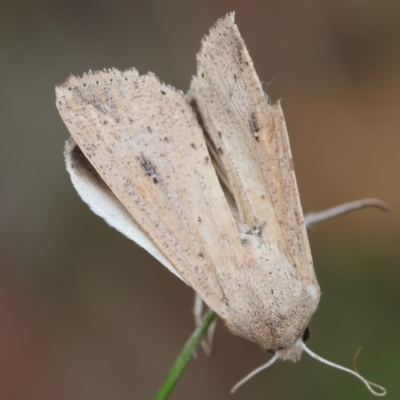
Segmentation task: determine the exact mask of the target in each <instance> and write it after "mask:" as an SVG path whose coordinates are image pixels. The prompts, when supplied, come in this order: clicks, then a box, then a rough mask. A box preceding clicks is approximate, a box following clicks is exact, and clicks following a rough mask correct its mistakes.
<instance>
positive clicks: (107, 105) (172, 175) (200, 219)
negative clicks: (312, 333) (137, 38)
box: [56, 69, 244, 316]
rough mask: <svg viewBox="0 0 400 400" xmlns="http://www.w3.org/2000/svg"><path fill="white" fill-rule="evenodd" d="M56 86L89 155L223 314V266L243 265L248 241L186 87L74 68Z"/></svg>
mask: <svg viewBox="0 0 400 400" xmlns="http://www.w3.org/2000/svg"><path fill="white" fill-rule="evenodd" d="M56 92H57V107H58V109H59V112H60V114H61V116H62V118H63V120H64V122H65V124H66V125H67V127H68V129H69V131H70V133H71V135H72V137H73V139H74V141H75V142H76V143H77V144H78V146H79V147H80V149H81V150H82V152H83V153H84V154H85V156H86V157H87V159H88V160H89V161H90V163H91V164H92V165H93V166H94V168H95V169H96V170H97V172H98V173H99V174H100V176H101V177H102V178H103V180H104V181H105V182H106V184H107V185H108V186H109V187H110V189H111V190H112V191H113V193H114V194H115V195H116V196H117V198H118V199H119V200H120V201H121V203H122V204H123V205H124V206H125V207H126V208H127V210H128V211H129V213H130V214H131V215H132V217H133V218H134V219H135V221H137V222H138V224H139V225H140V226H141V228H142V229H143V230H144V231H145V232H146V233H147V234H148V235H149V237H151V239H152V240H153V241H154V243H155V244H156V245H157V247H158V248H159V249H160V250H161V251H162V252H163V253H164V255H165V256H166V257H167V258H168V260H169V261H170V262H171V264H172V265H173V266H174V267H175V268H176V270H177V271H178V273H179V274H180V275H181V276H182V278H183V279H184V280H185V281H186V282H187V283H188V284H189V285H190V286H192V287H193V288H194V290H195V291H196V292H198V293H199V294H200V295H201V297H202V298H203V300H204V301H205V302H206V303H207V304H208V305H209V306H210V307H211V308H212V309H214V310H215V311H216V312H217V313H219V314H220V315H221V316H223V315H224V314H225V313H226V304H225V301H224V300H223V299H224V293H223V289H222V287H221V284H220V281H219V273H223V274H227V273H228V274H229V271H231V270H233V269H236V268H238V267H239V266H240V265H241V264H242V262H243V257H244V256H243V250H242V246H241V243H240V238H239V234H238V232H237V229H236V226H235V223H234V221H233V218H232V215H231V213H230V211H229V208H228V205H227V203H226V200H225V198H224V194H223V192H222V189H221V187H220V185H219V182H218V178H217V176H216V173H215V171H214V169H213V167H212V165H211V162H210V158H209V154H208V151H207V148H206V144H205V141H204V137H203V134H202V130H201V128H200V126H199V124H198V122H197V120H196V118H195V116H194V113H193V111H192V110H191V108H190V107H189V105H188V104H187V102H186V101H185V99H184V96H183V94H182V93H180V92H178V91H176V90H175V89H173V88H171V87H169V86H166V85H164V84H162V83H160V82H159V81H158V79H157V78H156V77H155V76H154V75H153V74H147V75H142V76H139V75H138V73H137V71H136V70H134V69H132V70H128V71H125V72H120V71H118V70H115V69H112V70H107V71H104V72H101V71H100V72H96V73H89V74H87V75H84V76H83V77H82V78H76V77H70V78H69V79H68V80H67V82H66V83H65V84H64V85H62V86H59V87H58V88H57V89H56Z"/></svg>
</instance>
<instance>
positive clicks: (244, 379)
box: [231, 353, 279, 393]
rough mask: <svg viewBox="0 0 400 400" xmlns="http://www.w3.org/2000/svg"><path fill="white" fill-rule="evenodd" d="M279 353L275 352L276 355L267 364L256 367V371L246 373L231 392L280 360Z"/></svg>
mask: <svg viewBox="0 0 400 400" xmlns="http://www.w3.org/2000/svg"><path fill="white" fill-rule="evenodd" d="M278 358H279V357H278V355H277V353H275V354H274V356H273V357H272V358H271V359H270V360H269V361H268V362H267V363H265V364H263V365H260V366H259V367H258V368H256V369H255V370H254V371H251V372H250V373H249V374H248V375H246V376H245V377H244V378H243V379H241V380H240V381H239V382H238V383H237V384H236V385H235V386H234V387H233V388H232V389H231V393H235V392H236V390H237V389H239V388H240V386H242V385H243V384H244V383H246V382H247V381H248V380H250V379H251V378H252V377H253V376H254V375H257V374H258V373H259V372H261V371H263V370H264V369H267V368H268V367H270V366H271V365H272V364H273V363H274V362H275V361H276V360H278Z"/></svg>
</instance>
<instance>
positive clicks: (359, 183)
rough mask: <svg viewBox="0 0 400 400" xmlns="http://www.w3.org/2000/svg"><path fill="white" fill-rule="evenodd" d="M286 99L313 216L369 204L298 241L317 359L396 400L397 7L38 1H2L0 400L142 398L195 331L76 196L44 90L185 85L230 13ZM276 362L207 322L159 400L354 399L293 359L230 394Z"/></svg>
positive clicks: (167, 291) (336, 380)
mask: <svg viewBox="0 0 400 400" xmlns="http://www.w3.org/2000/svg"><path fill="white" fill-rule="evenodd" d="M232 10H235V11H236V21H237V24H238V25H239V29H240V31H241V33H242V35H243V37H244V39H245V42H246V44H247V46H248V49H249V51H250V54H251V55H252V57H253V61H254V63H255V66H256V69H257V71H258V74H259V76H260V78H261V79H262V81H263V82H265V88H266V91H267V92H268V94H269V95H270V97H271V98H272V100H273V101H276V100H278V99H283V108H284V112H285V115H286V120H287V124H288V129H289V134H290V139H291V144H292V151H293V155H294V160H295V165H296V172H297V178H298V183H299V187H300V193H301V198H302V204H303V208H304V210H305V212H307V211H317V210H321V209H324V208H327V207H330V206H333V205H336V204H339V203H341V202H345V201H349V200H355V199H358V198H362V197H378V198H380V199H383V200H385V201H386V202H387V203H388V204H389V205H390V207H391V211H390V213H388V214H385V213H382V212H380V211H378V210H374V209H368V210H363V211H359V212H357V213H354V214H351V215H348V216H344V217H340V218H337V219H336V220H332V221H330V222H326V223H323V224H321V225H319V226H316V227H315V228H314V229H313V231H312V232H310V240H311V246H312V251H313V254H314V261H315V267H316V271H317V275H318V278H319V282H320V285H321V287H322V291H323V296H322V300H321V303H320V306H319V309H318V311H317V313H316V314H315V316H314V318H313V320H312V325H311V328H312V337H311V339H310V340H309V342H308V344H309V346H310V348H312V349H313V350H314V351H316V352H317V353H319V354H320V355H322V356H323V357H326V358H328V359H329V360H332V361H334V362H337V363H340V364H342V365H346V366H349V367H351V365H352V359H353V356H354V354H355V352H356V350H357V349H358V347H359V346H363V351H362V352H361V354H360V356H359V358H358V369H359V370H360V372H361V373H362V374H364V375H365V376H366V377H367V378H369V379H371V380H373V381H376V382H378V383H380V384H382V385H384V386H386V387H387V389H388V395H387V398H388V399H398V398H400V379H399V378H400V340H399V339H400V265H399V261H400V208H399V206H400V188H399V185H400V112H399V106H400V3H399V2H398V1H397V0H385V1H373V0H363V1H360V0H325V1H324V0H306V1H301V2H295V1H288V0H246V1H244V0H242V1H239V0H229V1H225V0H212V1H211V0H204V1H198V2H197V1H183V0H163V1H161V0H160V1H149V0H143V1H139V0H136V1H135V0H129V1H127V0H115V1H112V2H111V1H106V0H103V1H102V0H80V1H77V0H70V1H61V0H58V1H57V0H53V1H50V0H47V1H46V0H37V1H27V0H25V1H23V0H13V1H11V0H10V1H4V0H3V1H2V2H1V3H0V80H1V85H0V88H1V92H0V102H1V131H0V221H1V223H0V398H1V399H5V400H10V399H16V400H19V399H29V400H35V399H40V400H47V399H59V400H64V399H85V400H88V399H96V400H103V399H104V400H105V399H107V400H110V399H113V400H114V399H115V400H125V399H149V398H152V396H153V395H154V394H155V392H156V390H157V388H158V386H159V385H160V383H161V382H162V380H163V379H164V377H165V376H166V373H167V371H168V369H169V367H170V365H171V363H172V362H173V360H174V358H175V357H176V355H177V354H178V352H179V351H180V349H181V347H182V345H183V344H184V342H185V340H186V339H187V338H188V336H189V335H190V333H191V331H192V329H193V319H192V315H191V308H192V301H193V293H192V290H191V289H190V288H189V287H186V286H185V285H184V284H182V283H181V282H180V281H179V280H178V279H177V278H175V277H174V276H173V275H172V274H171V273H169V272H168V271H167V270H166V269H165V268H163V267H162V266H161V265H159V264H158V263H157V262H156V261H155V260H153V259H152V258H151V257H150V256H149V255H147V254H146V252H144V251H143V250H141V249H140V248H138V247H137V246H136V245H135V244H134V243H132V242H130V241H128V240H127V239H125V238H124V237H122V235H120V234H119V233H118V232H116V231H114V230H113V229H111V228H109V227H108V226H107V225H106V224H105V223H104V222H103V221H102V220H100V218H98V217H96V216H95V215H94V214H92V213H91V212H90V211H89V209H88V208H87V206H86V205H85V204H84V203H83V202H82V201H81V200H80V199H79V198H78V196H77V194H76V193H75V191H74V189H73V187H72V185H71V183H70V180H69V177H68V175H67V173H66V171H65V169H64V161H63V154H62V153H63V144H64V141H65V140H66V138H67V137H68V133H67V130H66V128H65V126H64V125H63V123H62V121H61V119H60V117H59V115H58V113H57V110H56V108H55V104H54V86H55V85H56V84H59V83H61V82H63V81H64V80H65V79H66V78H67V77H68V75H69V74H71V73H72V74H82V73H83V72H85V71H87V70H88V69H92V70H96V69H101V68H104V67H117V68H119V69H126V68H129V67H131V66H135V67H136V68H138V69H139V71H140V72H142V73H145V72H146V71H148V70H150V71H153V72H155V73H156V74H157V75H158V76H159V77H160V78H161V79H162V80H163V81H165V82H168V83H169V84H172V85H174V86H176V87H178V88H179V89H182V90H186V89H187V88H188V85H189V82H190V78H191V76H192V75H193V74H195V54H196V52H197V51H198V49H199V46H200V39H201V38H202V36H203V35H205V34H206V33H207V32H208V29H209V28H210V27H211V26H212V24H213V23H214V22H215V21H216V20H217V19H218V18H220V17H222V16H223V15H224V14H225V13H227V12H228V11H232ZM268 357H269V355H268V354H265V353H263V352H262V351H261V350H260V349H259V348H258V347H257V346H256V345H254V344H252V343H250V342H247V341H245V340H243V339H241V338H238V337H234V336H233V335H231V334H230V333H229V332H228V330H227V329H226V328H225V327H224V326H223V324H222V323H220V324H219V327H218V331H217V336H216V352H215V356H214V357H212V358H208V357H206V356H205V355H204V354H203V353H202V352H201V351H199V352H198V355H197V358H196V359H195V360H193V361H192V363H191V364H190V367H189V369H188V370H187V371H186V373H185V374H184V376H183V379H182V381H181V382H180V384H179V385H178V387H177V389H176V391H175V392H174V394H173V395H172V396H171V399H193V400H198V399H201V400H203V399H231V398H232V399H237V400H239V399H266V398H270V399H317V398H318V399H319V398H324V399H339V398H340V399H366V398H372V396H371V395H370V394H369V393H368V392H367V391H366V389H365V388H364V387H363V385H362V384H361V383H360V382H359V381H358V380H356V379H355V378H354V377H352V376H350V375H348V374H345V373H343V372H340V371H337V370H334V369H332V368H329V367H327V366H325V365H322V364H320V363H318V362H316V361H315V360H312V359H310V358H309V357H308V356H307V355H304V356H303V358H302V360H301V362H300V363H297V364H293V363H291V362H280V363H277V364H276V365H274V366H273V367H272V368H271V369H269V370H268V371H265V372H263V373H262V374H260V375H259V376H257V377H256V378H254V379H253V380H252V381H251V382H249V383H248V384H247V385H246V386H244V387H243V388H241V389H240V390H239V391H238V392H237V394H235V395H234V397H232V396H231V395H230V394H229V389H230V387H231V386H232V385H233V384H234V383H235V382H236V381H237V380H238V379H240V378H242V377H243V376H244V375H245V374H246V373H248V372H249V371H250V370H251V369H253V368H254V367H256V366H258V365H259V364H261V363H263V362H265V361H266V360H267V358H268Z"/></svg>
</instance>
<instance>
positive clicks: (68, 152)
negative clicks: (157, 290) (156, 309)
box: [64, 138, 184, 281]
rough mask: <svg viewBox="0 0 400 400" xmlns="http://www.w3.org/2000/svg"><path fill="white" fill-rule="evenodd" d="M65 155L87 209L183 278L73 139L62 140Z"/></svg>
mask: <svg viewBox="0 0 400 400" xmlns="http://www.w3.org/2000/svg"><path fill="white" fill-rule="evenodd" d="M64 154H65V163H66V166H67V171H68V172H69V174H70V177H71V181H72V183H73V185H74V187H75V189H76V191H77V192H78V194H79V196H80V197H81V198H82V200H83V201H84V202H85V203H86V204H87V205H88V206H89V207H90V209H91V210H92V211H93V212H94V213H95V214H96V215H98V216H100V217H102V218H103V219H104V220H105V221H106V222H107V223H108V224H109V225H110V226H112V227H113V228H115V229H117V230H118V231H119V232H121V233H122V234H123V235H125V236H126V237H127V238H129V239H131V240H133V241H134V242H136V243H137V244H138V245H139V246H140V247H143V248H144V249H145V250H146V251H148V252H149V253H150V254H151V255H152V256H153V257H154V258H155V259H156V260H158V261H159V262H160V263H161V264H163V265H164V266H165V267H166V268H168V269H169V270H170V271H171V272H172V273H173V274H175V275H176V276H177V277H178V278H180V279H182V277H181V276H180V274H179V273H178V271H177V270H176V269H175V268H174V266H173V265H172V264H171V263H170V261H169V260H168V259H167V258H166V257H165V255H164V254H163V253H162V252H161V251H160V249H159V248H158V247H157V246H156V244H155V243H154V242H153V240H152V239H151V238H150V237H149V236H148V235H147V233H146V232H145V231H144V230H143V229H142V228H141V227H140V226H139V224H138V223H137V222H136V221H135V220H134V219H133V217H132V216H131V215H130V214H129V213H128V211H127V209H126V208H125V207H124V206H123V205H122V204H121V202H120V201H119V200H118V199H117V197H116V196H115V195H114V193H113V192H112V191H111V190H110V188H109V187H108V186H107V185H106V183H105V182H104V181H103V179H102V178H101V177H100V175H99V174H98V173H97V171H96V170H95V169H94V168H93V167H92V165H91V164H90V163H89V161H88V160H87V159H86V157H85V156H84V154H83V153H82V151H81V150H80V149H79V147H78V146H77V144H76V143H75V142H74V141H73V139H72V138H71V139H69V140H67V142H66V143H65V152H64ZM182 280H183V279H182ZM183 281H184V280H183Z"/></svg>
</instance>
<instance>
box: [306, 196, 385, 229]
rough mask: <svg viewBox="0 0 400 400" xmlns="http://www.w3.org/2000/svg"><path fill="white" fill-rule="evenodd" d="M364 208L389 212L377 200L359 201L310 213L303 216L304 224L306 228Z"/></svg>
mask: <svg viewBox="0 0 400 400" xmlns="http://www.w3.org/2000/svg"><path fill="white" fill-rule="evenodd" d="M365 207H376V208H379V209H381V210H382V211H389V207H388V205H387V204H386V203H385V202H383V201H381V200H378V199H361V200H356V201H350V202H348V203H344V204H341V205H339V206H336V207H332V208H328V209H327V210H324V211H319V212H316V213H314V212H311V213H308V214H306V215H305V216H304V222H305V224H306V227H307V228H310V227H311V226H312V225H314V224H317V223H319V222H322V221H325V220H327V219H331V218H335V217H338V216H339V215H343V214H347V213H349V212H351V211H355V210H360V209H361V208H365Z"/></svg>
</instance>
